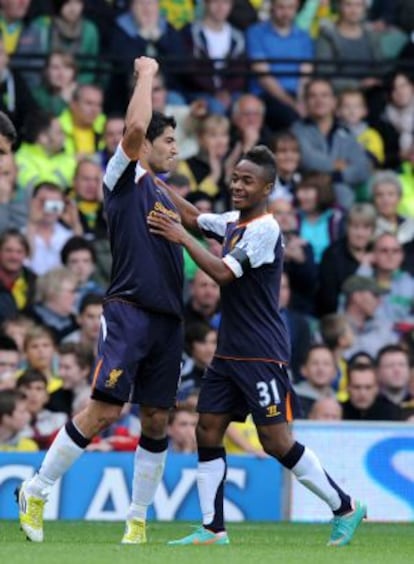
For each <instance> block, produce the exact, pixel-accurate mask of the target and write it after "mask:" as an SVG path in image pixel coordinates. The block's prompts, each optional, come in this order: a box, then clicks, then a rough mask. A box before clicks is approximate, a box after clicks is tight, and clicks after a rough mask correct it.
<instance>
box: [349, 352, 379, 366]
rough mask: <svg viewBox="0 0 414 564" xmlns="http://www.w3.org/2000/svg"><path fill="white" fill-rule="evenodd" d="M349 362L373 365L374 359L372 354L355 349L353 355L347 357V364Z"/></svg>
mask: <svg viewBox="0 0 414 564" xmlns="http://www.w3.org/2000/svg"><path fill="white" fill-rule="evenodd" d="M351 364H366V365H370V366H374V365H375V359H374V357H373V356H372V355H370V354H369V353H367V352H366V351H362V350H361V351H357V352H356V353H354V354H353V355H351V356H350V357H349V358H348V366H351Z"/></svg>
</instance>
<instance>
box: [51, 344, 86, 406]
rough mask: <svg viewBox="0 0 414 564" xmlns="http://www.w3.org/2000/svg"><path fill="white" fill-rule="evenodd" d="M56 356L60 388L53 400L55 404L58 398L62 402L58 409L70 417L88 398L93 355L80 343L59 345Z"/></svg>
mask: <svg viewBox="0 0 414 564" xmlns="http://www.w3.org/2000/svg"><path fill="white" fill-rule="evenodd" d="M58 356H59V377H60V378H61V379H62V388H61V389H60V390H58V391H57V392H55V399H56V403H57V400H58V396H59V399H61V400H62V403H60V404H59V406H60V409H61V410H62V411H64V412H66V413H67V414H68V415H72V414H74V413H76V412H77V411H79V407H80V405H81V404H82V403H83V402H84V400H85V398H87V397H89V396H90V392H91V386H90V380H91V376H92V369H93V365H94V354H93V351H92V349H91V348H90V347H89V346H88V345H87V344H86V343H84V342H81V343H64V344H61V345H60V346H59V349H58Z"/></svg>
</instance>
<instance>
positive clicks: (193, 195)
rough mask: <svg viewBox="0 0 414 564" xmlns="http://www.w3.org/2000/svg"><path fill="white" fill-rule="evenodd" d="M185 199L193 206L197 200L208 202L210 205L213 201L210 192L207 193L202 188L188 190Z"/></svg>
mask: <svg viewBox="0 0 414 564" xmlns="http://www.w3.org/2000/svg"><path fill="white" fill-rule="evenodd" d="M185 199H186V200H187V202H190V204H193V206H195V205H196V204H197V203H198V202H203V201H207V202H210V204H212V205H213V202H214V200H213V198H212V197H211V196H210V194H207V193H206V192H203V191H202V190H195V191H194V192H190V193H189V194H187V196H186V197H185Z"/></svg>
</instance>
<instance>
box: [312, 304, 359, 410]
mask: <svg viewBox="0 0 414 564" xmlns="http://www.w3.org/2000/svg"><path fill="white" fill-rule="evenodd" d="M319 329H320V333H321V337H322V341H323V343H324V344H325V345H326V346H327V347H328V348H329V349H330V350H331V351H332V354H333V356H334V359H335V364H336V377H335V380H334V382H333V383H332V387H333V388H334V390H335V391H336V397H337V398H338V400H339V401H341V402H343V401H347V399H348V379H347V362H346V360H345V358H344V356H343V353H344V351H345V350H346V349H348V348H349V347H351V346H352V345H353V343H354V340H355V336H354V332H353V331H352V327H351V326H350V324H349V321H348V319H347V318H346V317H345V315H342V314H339V313H331V314H328V315H325V316H324V317H322V319H321V321H320V326H319Z"/></svg>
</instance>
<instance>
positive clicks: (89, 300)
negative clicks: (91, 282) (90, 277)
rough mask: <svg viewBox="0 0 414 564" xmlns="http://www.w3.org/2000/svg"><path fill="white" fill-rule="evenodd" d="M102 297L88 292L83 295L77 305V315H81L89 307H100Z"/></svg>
mask: <svg viewBox="0 0 414 564" xmlns="http://www.w3.org/2000/svg"><path fill="white" fill-rule="evenodd" d="M102 303H103V296H101V295H100V294H96V293H92V292H89V293H88V294H85V295H84V296H83V298H82V299H81V301H80V304H79V313H80V314H82V313H83V312H84V311H85V309H86V308H87V307H88V306H90V305H102Z"/></svg>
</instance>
